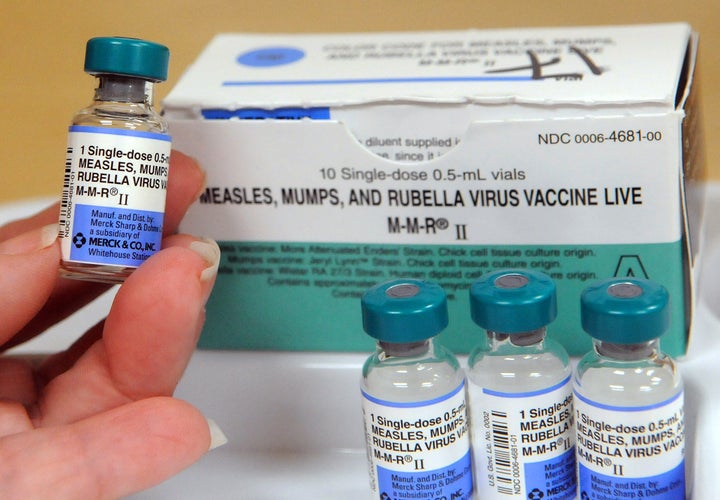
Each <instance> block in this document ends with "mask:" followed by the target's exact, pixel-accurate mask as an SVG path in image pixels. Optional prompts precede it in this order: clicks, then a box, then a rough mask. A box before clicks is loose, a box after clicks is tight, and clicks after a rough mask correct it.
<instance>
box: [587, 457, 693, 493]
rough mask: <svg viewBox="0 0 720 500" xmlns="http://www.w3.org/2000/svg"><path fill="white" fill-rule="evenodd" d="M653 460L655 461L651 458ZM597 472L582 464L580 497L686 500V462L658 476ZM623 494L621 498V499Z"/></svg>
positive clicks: (609, 470)
mask: <svg viewBox="0 0 720 500" xmlns="http://www.w3.org/2000/svg"><path fill="white" fill-rule="evenodd" d="M651 460H652V459H651ZM605 467H606V468H607V469H608V471H607V472H608V473H607V474H603V473H602V472H598V471H597V470H594V469H591V468H589V467H587V466H585V465H583V464H579V466H578V480H579V484H578V489H579V492H580V495H581V498H583V499H585V498H590V499H594V498H599V499H604V498H612V499H615V498H652V499H654V500H685V461H684V460H683V461H682V462H680V464H679V465H677V466H676V467H674V468H673V469H671V470H669V471H667V472H665V473H663V474H658V475H656V476H638V475H636V474H634V473H632V472H630V471H626V473H627V475H628V476H629V477H624V476H618V475H614V474H611V471H612V470H613V469H612V468H611V467H610V466H609V465H607V466H605ZM617 493H620V494H621V495H622V496H620V494H617Z"/></svg>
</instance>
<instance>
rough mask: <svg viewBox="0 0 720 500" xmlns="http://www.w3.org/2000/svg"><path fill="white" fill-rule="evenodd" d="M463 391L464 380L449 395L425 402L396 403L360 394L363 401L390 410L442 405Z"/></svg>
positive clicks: (364, 393)
mask: <svg viewBox="0 0 720 500" xmlns="http://www.w3.org/2000/svg"><path fill="white" fill-rule="evenodd" d="M464 389H465V380H463V381H462V382H461V383H460V385H459V386H457V388H456V389H455V390H454V391H452V392H449V393H447V394H445V395H444V396H440V397H438V398H435V399H428V400H426V401H412V402H409V403H399V402H397V401H386V400H384V399H379V398H376V397H373V396H371V395H369V394H368V393H367V392H365V391H363V390H362V389H361V392H362V395H363V397H364V398H365V399H367V400H368V401H371V402H373V403H375V404H379V405H383V406H389V407H391V408H420V407H421V406H430V405H434V404H437V403H442V402H443V401H445V400H448V399H450V398H451V397H453V396H454V395H456V394H457V393H458V392H460V391H462V390H464Z"/></svg>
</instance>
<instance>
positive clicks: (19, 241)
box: [0, 223, 58, 255]
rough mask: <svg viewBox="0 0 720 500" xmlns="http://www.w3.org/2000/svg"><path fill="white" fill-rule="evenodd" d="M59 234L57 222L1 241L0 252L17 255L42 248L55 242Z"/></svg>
mask: <svg viewBox="0 0 720 500" xmlns="http://www.w3.org/2000/svg"><path fill="white" fill-rule="evenodd" d="M57 236H58V225H57V223H53V224H48V225H47V226H43V227H40V228H37V229H32V230H30V231H28V232H26V233H23V234H20V235H18V236H15V237H14V238H10V239H9V240H5V241H3V242H0V254H5V255H17V254H21V253H26V252H34V251H36V250H41V249H43V248H47V247H49V246H50V245H52V244H53V243H55V240H56V239H57Z"/></svg>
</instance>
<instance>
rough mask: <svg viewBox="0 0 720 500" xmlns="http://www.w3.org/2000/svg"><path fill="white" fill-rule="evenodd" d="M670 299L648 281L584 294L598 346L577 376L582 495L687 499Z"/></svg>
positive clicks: (620, 282)
mask: <svg viewBox="0 0 720 500" xmlns="http://www.w3.org/2000/svg"><path fill="white" fill-rule="evenodd" d="M668 302H669V297H668V292H667V290H666V289H665V288H664V287H663V286H661V285H659V284H657V283H653V282H652V281H648V280H641V279H629V278H620V279H611V280H607V281H603V282H600V283H597V284H594V285H592V286H590V287H588V288H586V289H585V291H584V292H583V294H582V297H581V318H582V326H583V329H584V330H585V331H586V332H587V333H589V334H590V335H591V336H592V337H593V346H594V348H593V351H591V352H590V353H588V354H587V355H585V356H584V357H583V358H582V359H581V360H580V362H579V363H578V366H577V369H576V374H575V395H576V402H575V410H576V414H577V415H576V417H577V451H578V458H577V460H578V470H579V488H580V493H581V494H582V495H584V496H583V497H582V498H586V497H587V498H590V499H593V498H646V497H647V498H654V499H659V500H660V499H662V500H670V499H684V498H685V467H684V455H685V429H684V420H683V386H682V381H681V378H680V375H679V373H678V371H677V369H676V367H675V364H674V363H673V361H672V360H671V359H670V358H669V357H668V356H666V355H665V354H663V353H662V352H660V349H659V341H658V338H659V337H660V336H661V335H662V334H663V333H665V331H666V330H667V329H668V327H669V325H670V313H669V308H668ZM633 495H634V496H633Z"/></svg>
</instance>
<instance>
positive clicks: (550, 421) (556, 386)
mask: <svg viewBox="0 0 720 500" xmlns="http://www.w3.org/2000/svg"><path fill="white" fill-rule="evenodd" d="M470 310H471V315H472V319H473V321H474V322H475V323H476V324H477V325H478V326H480V327H481V328H483V329H485V330H486V336H487V338H486V339H484V341H483V342H480V344H479V346H478V347H477V348H475V349H474V350H473V351H472V352H471V353H470V356H469V358H468V373H467V377H468V382H469V383H468V397H469V405H470V407H469V408H470V418H471V429H472V448H473V465H474V469H475V488H476V491H477V495H478V498H482V499H509V498H518V499H523V500H525V499H541V498H542V499H544V500H569V499H573V498H575V496H576V494H577V479H576V469H575V431H574V426H573V423H574V413H573V393H572V368H571V366H570V363H569V358H568V355H567V352H566V351H565V349H564V348H563V347H562V346H561V345H560V344H559V343H557V342H555V341H554V340H552V339H549V338H547V337H546V331H547V325H549V324H550V323H551V322H552V321H553V320H554V319H555V317H556V315H557V299H556V291H555V284H554V282H553V281H552V280H551V279H550V278H549V277H548V276H546V275H544V274H542V273H539V272H532V271H525V270H501V271H496V272H491V273H488V274H486V275H484V276H483V277H481V278H480V279H478V280H477V281H475V282H474V283H473V284H472V286H471V287H470Z"/></svg>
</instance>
